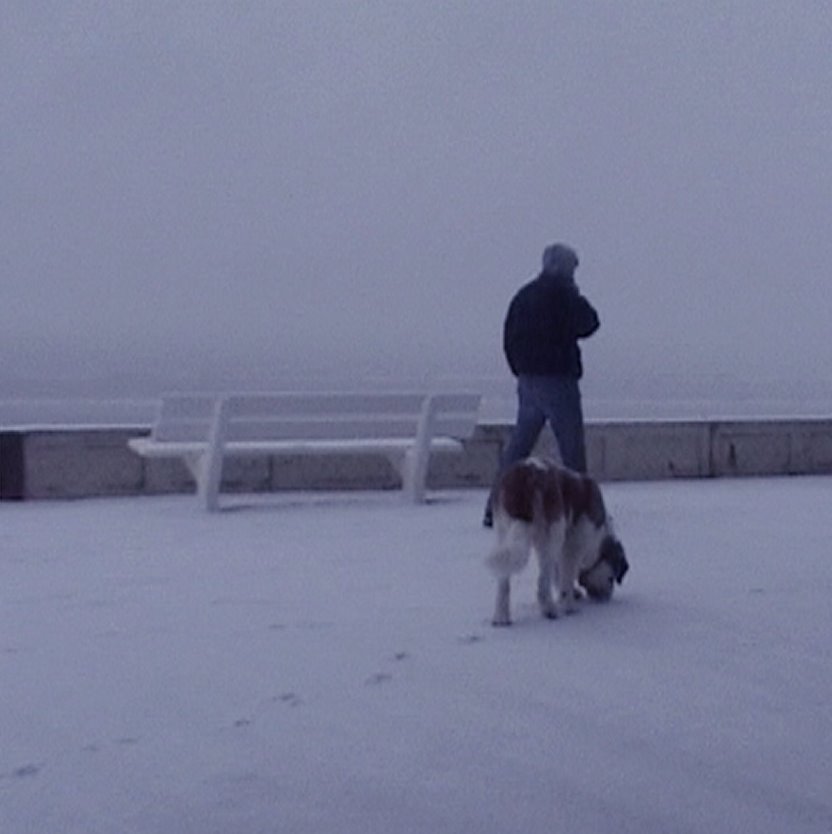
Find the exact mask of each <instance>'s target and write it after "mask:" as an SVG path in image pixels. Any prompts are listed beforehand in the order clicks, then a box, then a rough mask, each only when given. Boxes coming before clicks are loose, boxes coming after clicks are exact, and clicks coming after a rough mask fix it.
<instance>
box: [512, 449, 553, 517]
mask: <svg viewBox="0 0 832 834" xmlns="http://www.w3.org/2000/svg"><path fill="white" fill-rule="evenodd" d="M499 502H500V505H501V506H502V507H503V509H504V510H505V511H506V513H507V514H508V515H509V516H510V517H511V518H516V519H519V520H520V521H526V522H529V523H531V522H532V520H533V519H534V515H535V509H536V508H539V510H540V511H541V512H542V513H543V517H544V518H545V520H546V522H547V523H548V524H551V523H552V522H553V521H557V519H559V518H561V517H562V516H563V510H564V507H563V495H562V493H561V489H560V482H559V480H558V479H557V478H555V477H552V470H551V469H549V467H545V466H542V465H540V464H539V463H537V462H531V461H522V462H520V463H517V464H515V465H514V466H512V467H511V468H510V469H508V471H507V472H506V473H505V475H504V476H503V478H502V481H501V482H500V495H499Z"/></svg>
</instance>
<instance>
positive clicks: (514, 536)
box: [485, 518, 531, 578]
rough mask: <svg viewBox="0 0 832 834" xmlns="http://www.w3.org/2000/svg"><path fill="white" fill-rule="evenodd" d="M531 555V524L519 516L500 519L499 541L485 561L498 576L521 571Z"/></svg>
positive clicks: (498, 528)
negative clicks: (518, 517)
mask: <svg viewBox="0 0 832 834" xmlns="http://www.w3.org/2000/svg"><path fill="white" fill-rule="evenodd" d="M530 555H531V525H530V524H529V522H527V521H522V520H520V519H517V518H508V519H498V523H497V543H496V544H495V545H494V547H493V548H492V549H491V550H490V551H489V553H488V556H487V557H486V560H485V563H486V564H487V565H488V567H489V568H490V569H491V570H492V571H493V572H494V574H496V576H497V577H498V578H505V577H508V576H511V575H512V574H513V573H520V571H522V570H523V568H525V567H526V565H527V564H528V563H529V556H530Z"/></svg>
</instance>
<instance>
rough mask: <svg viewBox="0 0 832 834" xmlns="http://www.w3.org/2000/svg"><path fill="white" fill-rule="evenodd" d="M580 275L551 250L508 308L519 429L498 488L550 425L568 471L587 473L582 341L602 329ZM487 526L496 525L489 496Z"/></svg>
mask: <svg viewBox="0 0 832 834" xmlns="http://www.w3.org/2000/svg"><path fill="white" fill-rule="evenodd" d="M577 267H578V256H577V254H576V253H575V251H574V250H573V249H572V248H570V247H569V246H566V245H565V244H563V243H555V244H553V245H552V246H549V247H547V248H546V250H545V251H544V252H543V269H542V271H541V273H540V274H539V275H538V276H537V277H536V278H535V279H534V280H532V281H530V282H529V283H527V284H526V285H525V286H523V287H521V288H520V290H518V292H517V293H516V295H515V296H514V298H513V299H512V300H511V304H510V305H509V308H508V313H507V314H506V320H505V324H504V327H503V349H504V351H505V355H506V359H507V360H508V364H509V367H510V368H511V372H512V373H513V374H514V376H516V377H517V399H518V405H517V421H516V423H515V426H514V429H513V431H512V434H511V439H510V440H509V443H508V445H507V446H506V448H505V450H504V451H503V455H502V458H501V460H500V470H499V472H498V474H497V480H496V481H495V487H496V483H497V482H498V481H499V477H500V474H502V472H503V471H504V470H505V469H507V468H508V467H509V466H510V465H511V464H512V463H514V462H516V461H518V460H521V459H522V458H525V457H527V456H528V455H529V454H531V451H532V449H533V448H534V445H535V443H536V442H537V439H538V437H539V436H540V432H541V430H542V429H543V425H544V423H545V422H546V421H547V420H548V421H549V425H550V426H551V427H552V431H553V432H554V435H555V438H556V440H557V442H558V448H559V450H560V456H561V460H562V462H563V465H564V466H566V467H568V468H569V469H573V470H575V471H576V472H586V448H585V445H584V418H583V410H582V408H581V392H580V388H579V385H578V380H579V379H580V378H581V376H582V375H583V365H582V363H581V350H580V348H579V347H578V339H586V338H588V337H589V336H591V335H592V334H593V333H594V332H595V331H596V330H597V329H598V327H599V326H600V322H599V320H598V313H597V312H596V311H595V308H594V307H593V306H592V305H591V304H590V303H589V301H587V300H586V298H584V297H583V295H581V293H580V290H579V289H578V286H577V284H576V283H575V270H576V269H577ZM493 491H494V490H493V489H492V493H493ZM483 524H484V525H485V526H486V527H491V525H492V515H491V496H489V498H488V504H487V505H486V508H485V516H484V517H483Z"/></svg>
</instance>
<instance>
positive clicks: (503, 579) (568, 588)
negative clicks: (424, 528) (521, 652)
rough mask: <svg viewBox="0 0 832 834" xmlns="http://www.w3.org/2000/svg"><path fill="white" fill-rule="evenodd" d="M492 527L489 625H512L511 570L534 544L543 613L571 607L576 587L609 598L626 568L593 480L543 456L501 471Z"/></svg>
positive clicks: (578, 592) (573, 607) (525, 559)
mask: <svg viewBox="0 0 832 834" xmlns="http://www.w3.org/2000/svg"><path fill="white" fill-rule="evenodd" d="M494 528H495V531H496V535H497V542H496V544H495V546H494V547H493V549H492V550H491V551H490V553H489V554H488V557H487V559H486V562H487V564H488V566H489V567H490V568H491V570H492V571H493V572H494V574H495V575H496V577H497V601H496V605H495V609H494V618H493V620H492V623H493V624H494V625H495V626H508V625H511V611H510V592H511V588H510V583H511V576H512V574H515V573H519V572H520V571H522V570H523V569H524V568H525V567H526V565H527V564H528V562H529V558H530V555H531V551H532V550H534V551H535V552H536V554H537V558H538V563H539V566H540V574H539V576H538V580H537V600H538V603H539V605H540V611H541V613H542V614H543V616H544V617H547V618H549V619H555V618H556V617H557V616H558V615H559V614H561V613H564V614H569V613H572V612H574V611H575V610H576V608H577V600H578V599H579V598H580V597H581V596H582V592H581V590H579V587H580V588H582V589H583V591H584V592H585V593H586V595H587V596H588V597H589V598H590V599H592V600H596V601H599V602H605V601H607V600H609V599H610V598H611V597H612V593H613V588H614V586H615V583H618V584H619V585H620V584H621V582H622V581H623V579H624V575H625V574H626V573H627V571H628V570H629V567H630V566H629V564H628V562H627V557H626V555H625V553H624V547H623V546H622V544H621V542H620V541H619V540H618V538H617V537H616V535H615V531H614V530H613V525H612V519H611V518H610V516H609V514H608V513H607V510H606V507H605V506H604V499H603V498H602V496H601V490H600V488H599V487H598V484H597V482H596V481H595V480H594V479H593V478H591V477H589V476H588V475H581V474H579V473H577V472H572V471H571V470H568V469H563V468H562V467H560V466H558V465H556V464H555V463H553V462H551V461H548V460H543V459H539V458H526V459H525V460H522V461H519V462H518V463H515V464H514V465H513V466H510V467H509V468H508V469H507V470H506V472H505V473H504V474H503V475H502V477H501V478H500V481H499V483H498V486H497V490H496V492H495V496H494ZM553 585H554V586H555V588H556V589H557V591H558V599H557V601H556V600H555V599H554V598H553V596H552V586H553Z"/></svg>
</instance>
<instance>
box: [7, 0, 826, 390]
mask: <svg viewBox="0 0 832 834" xmlns="http://www.w3.org/2000/svg"><path fill="white" fill-rule="evenodd" d="M830 43H832V7H830V6H829V5H828V4H827V3H822V2H814V0H801V2H799V3H796V4H785V3H780V2H774V0H734V2H728V0H726V1H725V2H718V1H717V0H708V2H703V3H697V4H667V3H660V2H646V0H634V1H633V2H629V3H626V4H622V3H619V2H613V0H599V2H593V3H591V4H588V3H585V2H552V1H551V0H547V2H531V1H530V0H523V1H521V2H511V3H509V2H503V0H476V2H473V1H472V2H455V3H444V2H439V0H422V2H419V3H408V4H399V3H391V2H382V1H381V0H363V1H362V0H352V2H349V3H340V2H324V1H323V0H303V1H302V2H288V1H287V0H279V1H278V2H275V1H274V0H269V2H266V0H250V2H242V3H233V4H232V3H223V2H195V0H180V2H176V0H164V2H161V1H160V2H148V0H141V2H127V0H124V2H120V3H117V4H110V3H103V2H98V1H97V0H55V2H38V1H37V0H32V1H31V2H26V3H11V4H6V8H5V9H4V14H3V22H2V25H1V28H0V125H1V126H2V130H0V166H2V167H1V168H0V170H1V171H2V190H1V191H0V276H1V277H0V280H2V303H0V340H1V341H0V344H1V345H2V349H3V362H2V366H0V367H2V370H0V397H2V396H4V395H7V396H13V395H17V394H20V393H27V392H37V393H39V394H43V393H50V392H53V393H54V392H59V393H61V394H72V393H76V394H84V395H94V394H106V395H111V394H125V393H143V394H144V393H155V392H157V391H161V390H162V389H168V388H171V387H180V388H181V387H184V388H189V387H191V388H192V387H207V386H215V387H236V388H239V387H245V386H249V385H250V386H256V387H280V386H285V385H292V386H293V387H297V386H298V385H303V384H312V383H320V384H338V385H349V384H366V383H367V382H368V381H373V382H378V383H379V384H388V383H389V384H391V385H395V384H399V383H402V382H406V381H412V380H419V381H424V382H431V381H434V380H437V379H440V378H441V379H448V378H453V379H459V380H469V381H471V382H472V383H475V382H476V381H479V380H483V379H497V380H502V379H505V380H509V379H510V378H509V375H508V370H507V369H506V367H505V362H504V360H503V357H502V352H501V327H502V320H503V316H504V313H505V308H506V305H507V303H508V301H509V299H510V297H511V295H512V293H513V292H514V291H515V290H516V289H517V288H518V287H519V286H520V285H521V284H522V283H523V282H524V281H526V280H528V279H530V278H531V277H533V276H534V274H535V273H536V271H537V269H538V267H539V262H540V254H541V252H542V250H543V248H544V247H545V246H546V245H547V244H548V243H551V242H553V241H555V240H561V241H566V242H568V243H569V244H571V245H572V246H574V247H575V248H576V249H577V250H578V252H579V254H580V257H581V266H580V268H579V270H578V275H577V278H578V281H579V283H580V285H581V287H582V289H583V291H584V292H585V294H586V295H587V296H588V297H589V298H590V300H591V301H592V302H593V303H594V304H595V305H596V307H597V308H598V310H599V313H600V315H601V320H602V328H601V330H600V331H599V333H598V334H597V336H595V337H594V338H593V339H591V340H590V341H589V342H587V343H586V345H585V348H584V358H585V366H586V369H587V377H586V380H585V386H586V390H587V391H588V392H589V393H590V394H594V395H607V396H616V395H617V394H616V392H619V393H620V395H621V396H624V395H626V394H628V393H629V394H632V392H633V391H638V390H644V391H648V390H649V391H651V392H652V395H653V396H657V397H661V396H663V395H665V394H667V395H668V396H669V395H671V394H672V395H674V396H679V395H684V394H685V393H686V392H687V393H689V394H691V395H699V394H701V393H705V394H707V393H708V392H710V394H711V395H712V396H716V397H730V396H733V395H734V394H739V395H742V396H745V395H746V394H748V395H749V396H751V395H754V393H755V392H756V394H759V395H766V394H772V393H777V394H778V395H782V396H785V397H794V398H795V399H796V400H800V399H801V398H810V397H814V398H817V397H821V398H826V401H828V402H829V403H830V404H832V384H831V383H830V381H829V379H830V368H832V340H830V338H829V320H830V304H829V301H828V290H827V283H828V277H829V264H830V263H832V235H830V234H829V220H830V206H832V175H830V165H829V149H830V138H832V52H830V50H829V44H830Z"/></svg>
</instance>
